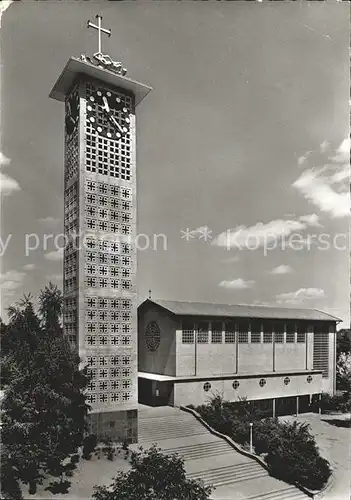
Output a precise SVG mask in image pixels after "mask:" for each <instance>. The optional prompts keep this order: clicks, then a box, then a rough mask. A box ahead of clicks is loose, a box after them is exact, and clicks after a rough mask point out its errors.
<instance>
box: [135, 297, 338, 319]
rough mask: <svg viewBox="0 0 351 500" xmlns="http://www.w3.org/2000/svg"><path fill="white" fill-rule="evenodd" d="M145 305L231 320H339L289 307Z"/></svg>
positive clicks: (174, 302) (164, 302)
mask: <svg viewBox="0 0 351 500" xmlns="http://www.w3.org/2000/svg"><path fill="white" fill-rule="evenodd" d="M146 303H154V304H157V305H159V306H160V307H163V308H164V309H167V310H168V311H170V312H172V313H173V314H177V315H182V316H212V317H213V316H222V317H223V316H225V317H233V318H262V319H263V318H267V319H296V320H298V319H301V320H313V321H340V319H339V318H337V317H335V316H332V315H331V314H327V313H324V312H322V311H319V310H318V309H304V308H300V309H295V308H290V307H271V306H254V305H245V304H212V303H206V302H183V301H177V300H159V299H147V300H145V301H144V302H143V303H142V304H141V305H144V304H146ZM141 305H140V306H141ZM140 306H139V307H140Z"/></svg>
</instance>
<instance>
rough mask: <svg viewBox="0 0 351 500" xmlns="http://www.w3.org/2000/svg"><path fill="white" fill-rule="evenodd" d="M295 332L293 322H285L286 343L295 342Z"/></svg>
mask: <svg viewBox="0 0 351 500" xmlns="http://www.w3.org/2000/svg"><path fill="white" fill-rule="evenodd" d="M295 332H296V325H295V323H287V324H286V342H287V343H288V344H293V343H294V342H295Z"/></svg>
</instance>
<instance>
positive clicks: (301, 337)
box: [296, 325, 307, 344]
mask: <svg viewBox="0 0 351 500" xmlns="http://www.w3.org/2000/svg"><path fill="white" fill-rule="evenodd" d="M306 333H307V326H306V325H298V327H297V335H296V341H297V342H298V343H300V344H303V343H305V342H306Z"/></svg>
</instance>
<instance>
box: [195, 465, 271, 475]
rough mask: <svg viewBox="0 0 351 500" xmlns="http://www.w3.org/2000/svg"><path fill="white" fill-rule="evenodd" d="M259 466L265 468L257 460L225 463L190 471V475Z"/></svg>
mask: <svg viewBox="0 0 351 500" xmlns="http://www.w3.org/2000/svg"><path fill="white" fill-rule="evenodd" d="M248 467H250V468H252V467H254V468H257V467H259V468H260V469H263V467H261V466H260V465H259V464H258V463H257V462H254V463H251V462H240V463H238V464H230V465H223V466H222V467H215V468H211V469H204V470H199V471H197V472H190V473H189V475H191V474H206V473H207V472H215V471H223V470H236V469H242V468H248ZM263 470H265V469H263Z"/></svg>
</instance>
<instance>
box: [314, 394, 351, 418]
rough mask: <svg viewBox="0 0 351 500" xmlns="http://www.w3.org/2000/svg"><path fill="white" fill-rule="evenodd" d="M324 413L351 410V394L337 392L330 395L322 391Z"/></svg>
mask: <svg viewBox="0 0 351 500" xmlns="http://www.w3.org/2000/svg"><path fill="white" fill-rule="evenodd" d="M321 410H322V413H327V412H332V411H340V412H342V413H347V412H350V411H351V394H350V393H348V392H343V393H337V394H334V395H332V396H331V395H330V394H328V393H326V392H323V393H322V397H321Z"/></svg>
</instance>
